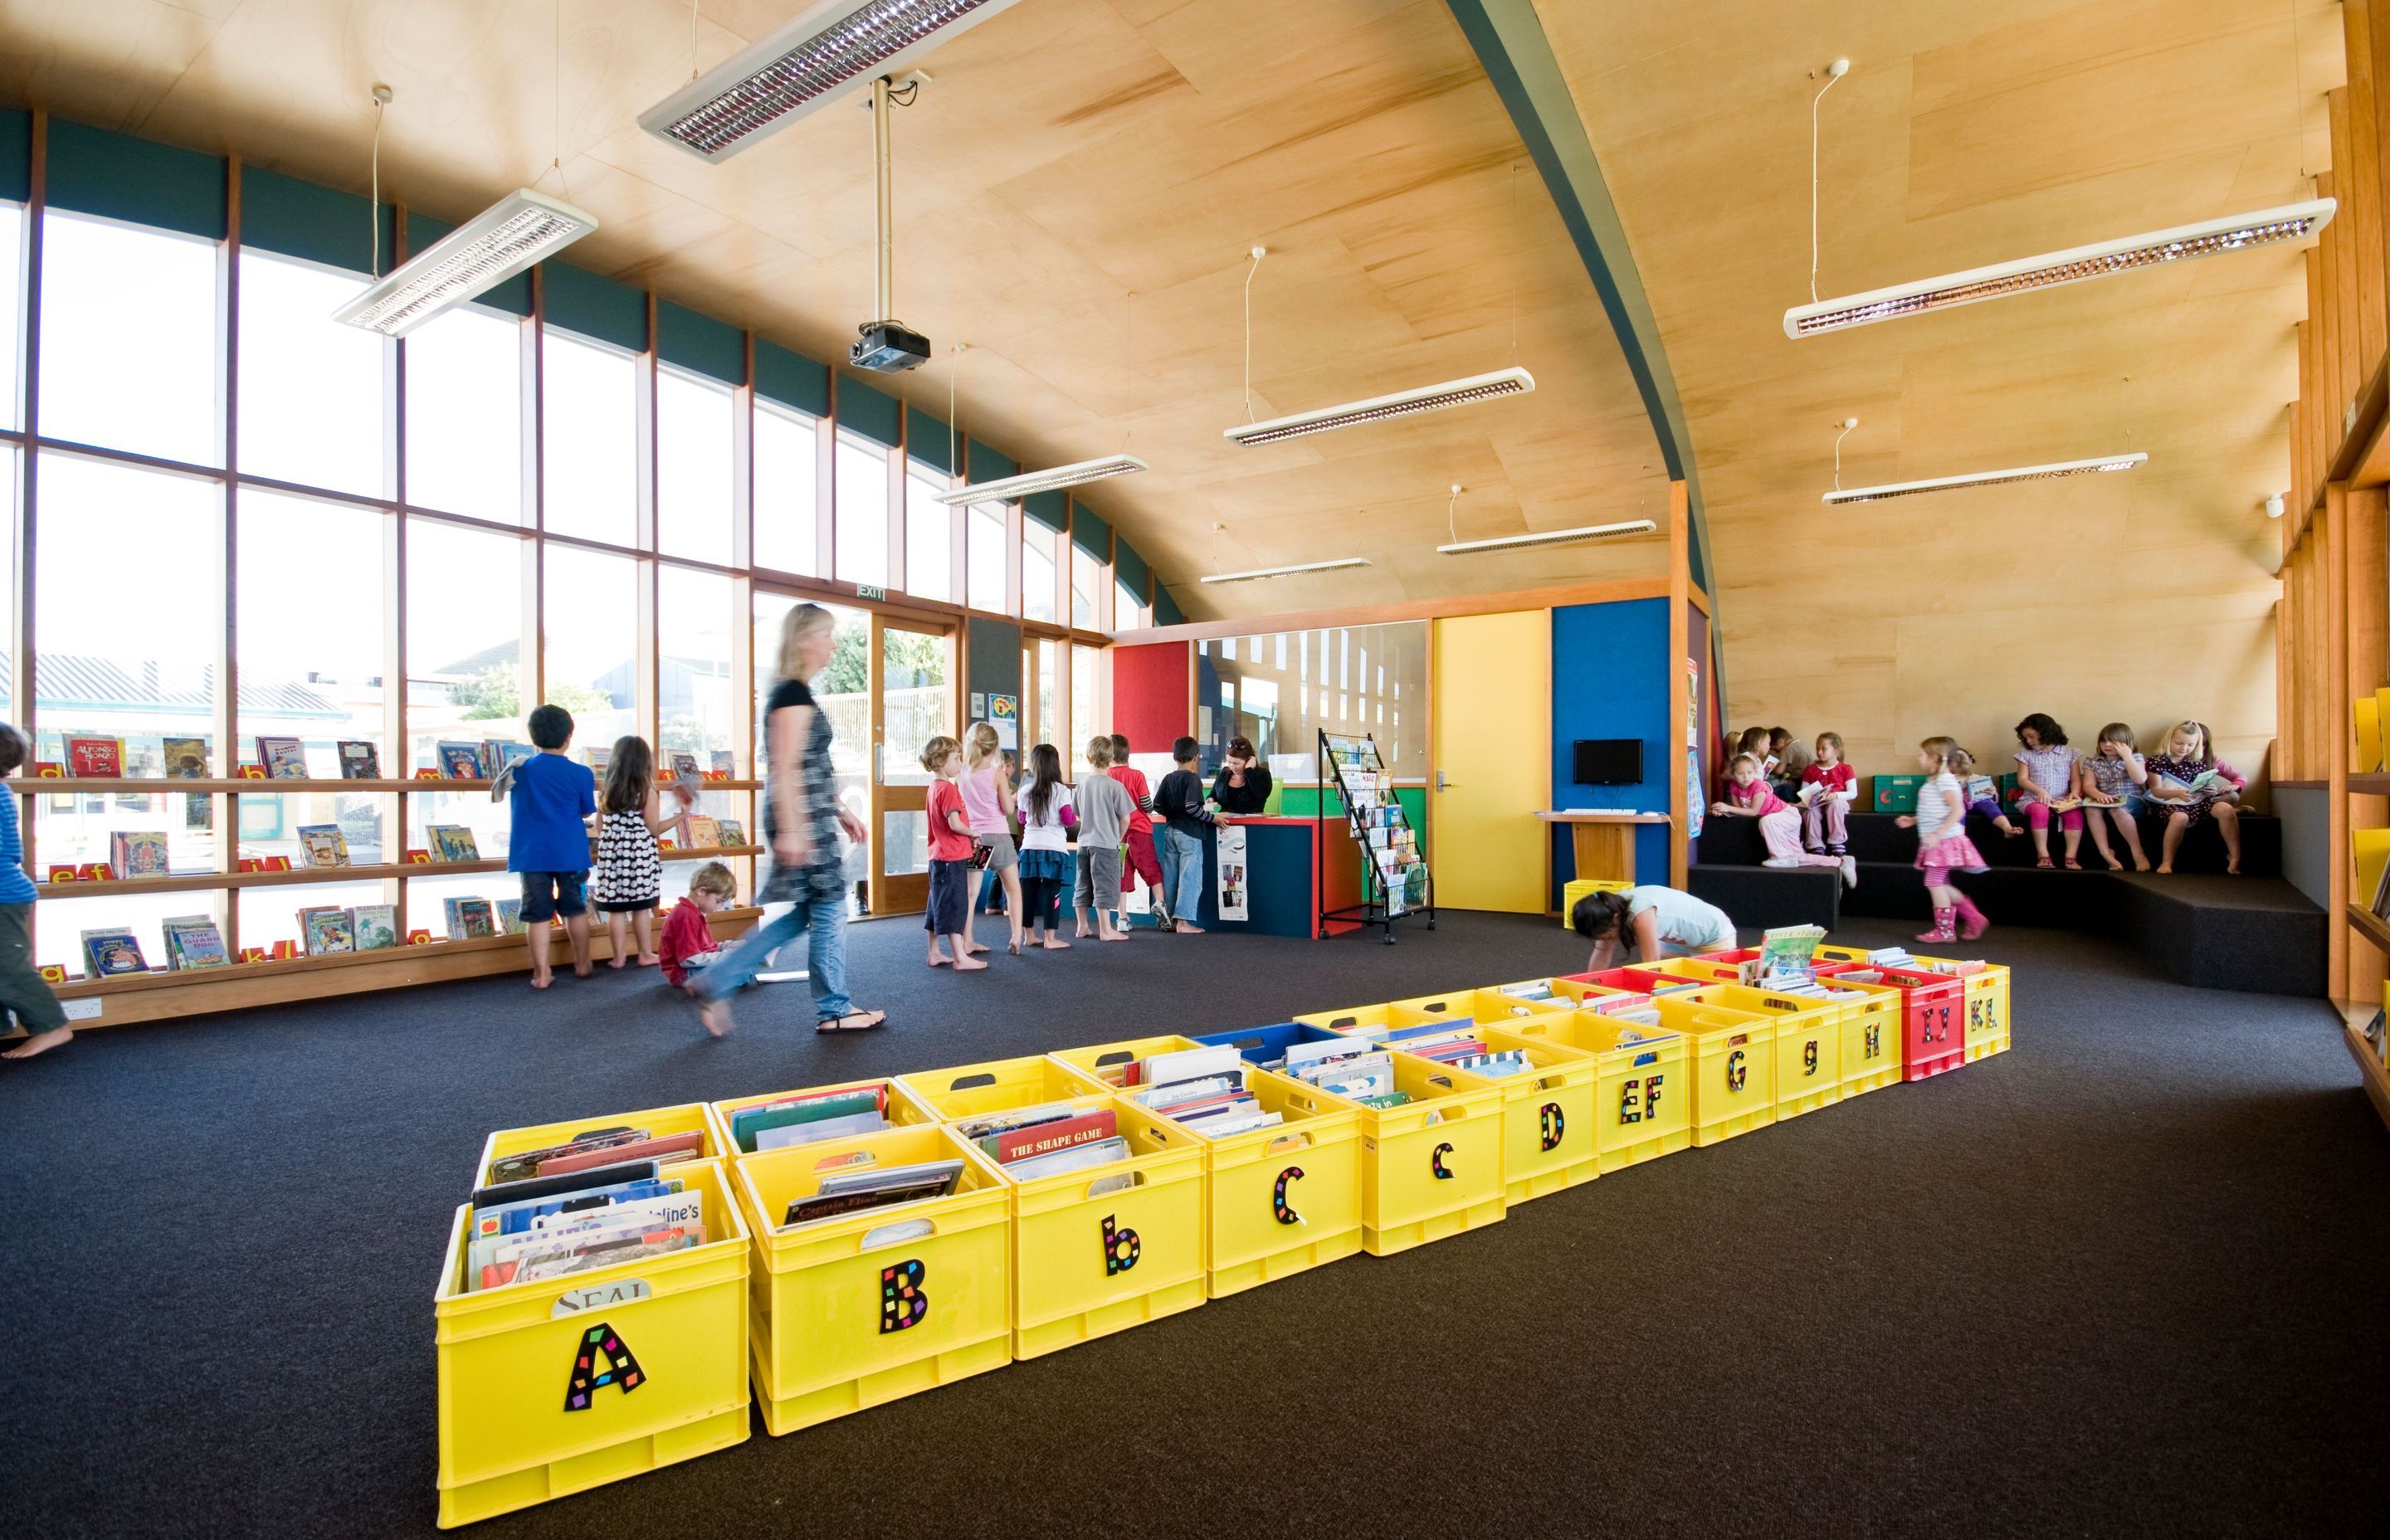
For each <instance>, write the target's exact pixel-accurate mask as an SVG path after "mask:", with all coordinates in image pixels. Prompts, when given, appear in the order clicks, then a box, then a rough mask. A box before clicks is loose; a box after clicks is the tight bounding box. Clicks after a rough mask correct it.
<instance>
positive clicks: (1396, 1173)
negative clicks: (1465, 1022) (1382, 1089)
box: [1321, 1053, 1506, 1257]
mask: <svg viewBox="0 0 2390 1540" xmlns="http://www.w3.org/2000/svg"><path fill="white" fill-rule="evenodd" d="M1394 1088H1395V1089H1396V1090H1399V1091H1406V1092H1408V1093H1409V1095H1410V1097H1411V1099H1410V1100H1409V1101H1408V1102H1407V1103H1405V1104H1404V1105H1403V1106H1400V1107H1385V1108H1378V1107H1360V1113H1361V1246H1362V1249H1363V1250H1365V1251H1368V1253H1369V1254H1370V1255H1371V1256H1379V1257H1381V1256H1388V1255H1391V1254H1393V1253H1394V1252H1395V1251H1407V1250H1409V1249H1410V1248H1411V1247H1413V1246H1420V1245H1424V1244H1426V1243H1427V1242H1429V1241H1431V1240H1442V1239H1444V1238H1446V1236H1455V1235H1458V1234H1460V1233H1461V1232H1462V1231H1464V1230H1473V1229H1477V1228H1479V1227H1481V1226H1486V1225H1491V1224H1493V1223H1494V1222H1495V1221H1496V1220H1497V1219H1500V1218H1501V1217H1502V1214H1503V1212H1504V1209H1505V1207H1506V1203H1505V1198H1504V1188H1503V1183H1502V1093H1501V1091H1500V1089H1499V1088H1498V1087H1497V1086H1495V1085H1494V1084H1491V1083H1490V1082H1486V1081H1481V1080H1477V1079H1475V1078H1473V1077H1471V1079H1469V1080H1467V1081H1466V1082H1463V1081H1462V1080H1461V1079H1460V1078H1459V1077H1458V1076H1456V1075H1453V1074H1451V1073H1449V1072H1446V1070H1445V1069H1444V1067H1443V1066H1442V1065H1439V1064H1431V1063H1429V1062H1428V1061H1427V1060H1425V1059H1414V1058H1413V1057H1411V1056H1410V1055H1408V1054H1402V1053H1398V1054H1395V1055H1394ZM1321 1096H1322V1098H1323V1099H1324V1100H1325V1101H1327V1102H1329V1103H1330V1104H1333V1105H1337V1106H1350V1107H1359V1103H1357V1102H1353V1101H1350V1100H1348V1099H1347V1098H1345V1097H1338V1096H1336V1095H1335V1094H1333V1093H1332V1092H1323V1093H1321Z"/></svg>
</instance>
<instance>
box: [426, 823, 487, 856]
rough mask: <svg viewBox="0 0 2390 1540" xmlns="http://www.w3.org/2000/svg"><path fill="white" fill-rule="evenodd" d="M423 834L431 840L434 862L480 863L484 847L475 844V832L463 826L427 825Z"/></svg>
mask: <svg viewBox="0 0 2390 1540" xmlns="http://www.w3.org/2000/svg"><path fill="white" fill-rule="evenodd" d="M423 832H424V833H425V834H426V835H428V836H430V840H431V859H433V860H434V861H479V860H480V859H481V858H482V847H481V846H479V845H478V844H475V843H474V842H473V831H472V830H471V829H469V828H466V827H465V826H464V825H462V824H427V825H425V826H424V829H423Z"/></svg>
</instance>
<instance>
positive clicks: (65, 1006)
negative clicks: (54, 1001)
mask: <svg viewBox="0 0 2390 1540" xmlns="http://www.w3.org/2000/svg"><path fill="white" fill-rule="evenodd" d="M106 1003H107V1002H105V1001H102V1000H61V1001H59V1002H58V1009H60V1010H62V1011H64V1012H65V1013H66V1018H67V1020H70V1021H96V1020H99V1007H101V1006H102V1005H104V1004H106Z"/></svg>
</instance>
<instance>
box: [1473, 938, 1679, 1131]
mask: <svg viewBox="0 0 2390 1540" xmlns="http://www.w3.org/2000/svg"><path fill="white" fill-rule="evenodd" d="M1593 987H1595V988H1599V987H1600V986H1599V985H1596V986H1593ZM1683 1008H1684V1007H1682V1006H1681V1005H1676V1004H1673V1003H1670V1002H1661V1003H1660V1004H1659V1009H1660V1012H1661V1019H1662V1020H1663V1021H1665V1020H1666V1019H1667V1015H1668V1013H1669V1011H1671V1010H1672V1009H1673V1010H1679V1011H1681V1010H1682V1009H1683ZM1501 1030H1502V1031H1503V1032H1504V1033H1509V1034H1511V1035H1513V1036H1519V1037H1527V1038H1537V1039H1542V1040H1545V1041H1548V1042H1552V1043H1558V1044H1561V1045H1563V1046H1568V1047H1572V1048H1574V1049H1576V1050H1577V1051H1578V1052H1580V1053H1584V1054H1588V1055H1590V1056H1591V1057H1592V1058H1593V1060H1594V1062H1595V1063H1596V1064H1597V1065H1598V1066H1600V1071H1601V1079H1600V1082H1599V1084H1598V1085H1597V1088H1596V1089H1595V1091H1594V1098H1593V1110H1594V1149H1595V1153H1596V1157H1597V1160H1598V1161H1599V1163H1600V1169H1601V1172H1602V1174H1604V1175H1607V1174H1610V1173H1612V1172H1613V1171H1625V1169H1626V1168H1627V1167H1628V1166H1632V1165H1640V1164H1642V1163H1643V1162H1644V1161H1655V1160H1658V1159H1659V1158H1660V1157H1661V1156H1663V1155H1673V1154H1675V1153H1676V1152H1677V1151H1678V1150H1680V1149H1691V1148H1692V1143H1693V1097H1692V1085H1691V1083H1690V1081H1689V1080H1688V1079H1687V1078H1686V1070H1685V1039H1684V1037H1683V1036H1682V1035H1681V1034H1680V1033H1677V1032H1675V1031H1673V1030H1671V1029H1669V1028H1667V1027H1665V1026H1663V1027H1660V1028H1652V1027H1649V1026H1645V1025H1643V1024H1641V1023H1639V1022H1633V1021H1622V1020H1618V1019H1617V1018H1616V1017H1613V1016H1605V1015H1603V1014H1602V1013H1601V1012H1600V1011H1596V1010H1579V1011H1574V1012H1572V1013H1571V1014H1569V1015H1568V1016H1565V1017H1561V1018H1548V1017H1538V1018H1536V1020H1532V1021H1523V1022H1521V1023H1519V1024H1517V1025H1515V1026H1510V1027H1505V1028H1502V1029H1501Z"/></svg>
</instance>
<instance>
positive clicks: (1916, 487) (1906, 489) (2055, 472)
mask: <svg viewBox="0 0 2390 1540" xmlns="http://www.w3.org/2000/svg"><path fill="white" fill-rule="evenodd" d="M2149 458H2150V457H2149V456H2147V455H2145V454H2142V453H2141V452H2140V451H2139V450H2135V451H2134V452H2133V453H2132V454H2129V455H2103V456H2100V457H2099V458H2098V459H2091V460H2060V461H2056V462H2054V463H2052V464H2050V465H2028V466H2020V467H2018V468H2016V469H2014V470H1972V471H1969V472H1968V473H1967V474H1965V475H1963V476H1936V477H1934V478H1932V479H1930V480H1927V481H1893V482H1890V483H1888V484H1886V485H1883V486H1873V487H1853V488H1851V489H1850V490H1849V491H1847V492H1845V491H1844V490H1842V489H1841V488H1839V487H1838V488H1836V489H1835V490H1834V491H1832V492H1829V493H1827V494H1825V495H1824V496H1823V497H1821V498H1819V499H1818V501H1819V502H1822V503H1827V504H1831V505H1835V506H1840V505H1841V504H1844V503H1880V502H1882V501H1883V500H1884V499H1885V498H1887V497H1914V496H1916V495H1917V494H1919V493H1921V492H1947V491H1949V490H1951V489H1952V488H1954V487H1978V486H1998V485H2000V484H2001V483H2003V482H2007V481H2054V480H2056V479H2057V478H2058V477H2061V476H2087V475H2090V474H2092V473H2094V472H2097V471H2106V470H2131V469H2133V468H2136V467H2138V466H2142V465H2147V464H2148V463H2149Z"/></svg>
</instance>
